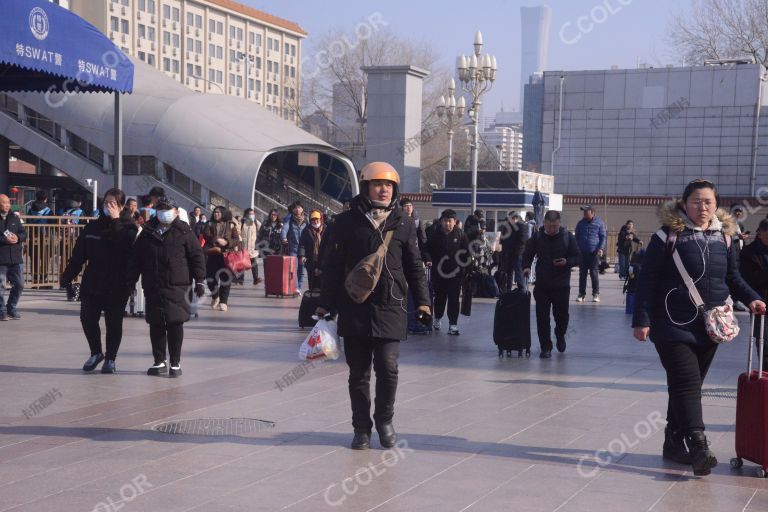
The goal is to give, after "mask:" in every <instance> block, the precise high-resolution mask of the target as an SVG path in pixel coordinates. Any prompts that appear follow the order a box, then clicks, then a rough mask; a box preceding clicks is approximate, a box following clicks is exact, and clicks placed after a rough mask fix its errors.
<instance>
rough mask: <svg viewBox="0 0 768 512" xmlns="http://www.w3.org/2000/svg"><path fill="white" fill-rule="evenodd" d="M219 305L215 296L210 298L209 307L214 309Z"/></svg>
mask: <svg viewBox="0 0 768 512" xmlns="http://www.w3.org/2000/svg"><path fill="white" fill-rule="evenodd" d="M218 305H219V298H218V297H216V298H215V299H211V309H216V306H218Z"/></svg>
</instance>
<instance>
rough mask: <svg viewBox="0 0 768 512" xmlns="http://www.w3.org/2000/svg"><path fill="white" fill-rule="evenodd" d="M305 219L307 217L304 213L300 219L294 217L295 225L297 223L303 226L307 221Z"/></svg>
mask: <svg viewBox="0 0 768 512" xmlns="http://www.w3.org/2000/svg"><path fill="white" fill-rule="evenodd" d="M305 217H306V214H304V213H302V214H301V217H298V216H294V217H293V222H294V223H295V224H296V225H297V226H301V225H302V224H304V220H305Z"/></svg>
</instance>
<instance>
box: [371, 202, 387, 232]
mask: <svg viewBox="0 0 768 512" xmlns="http://www.w3.org/2000/svg"><path fill="white" fill-rule="evenodd" d="M388 207H389V204H388V203H384V202H382V201H371V209H370V210H369V211H368V212H367V213H366V214H365V216H366V217H367V218H368V220H369V221H371V224H373V227H374V228H376V229H380V228H381V225H382V224H384V221H386V220H387V218H388V217H389V214H390V213H391V212H392V210H390V209H388Z"/></svg>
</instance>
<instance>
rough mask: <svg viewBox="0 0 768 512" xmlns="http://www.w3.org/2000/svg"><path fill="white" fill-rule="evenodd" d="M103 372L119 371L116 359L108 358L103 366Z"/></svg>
mask: <svg viewBox="0 0 768 512" xmlns="http://www.w3.org/2000/svg"><path fill="white" fill-rule="evenodd" d="M101 373H117V367H116V366H115V360H114V359H107V360H106V361H104V364H103V365H102V367H101Z"/></svg>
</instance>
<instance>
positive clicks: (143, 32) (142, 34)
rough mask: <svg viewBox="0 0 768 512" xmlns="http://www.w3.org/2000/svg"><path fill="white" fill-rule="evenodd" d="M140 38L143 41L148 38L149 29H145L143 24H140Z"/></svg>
mask: <svg viewBox="0 0 768 512" xmlns="http://www.w3.org/2000/svg"><path fill="white" fill-rule="evenodd" d="M139 38H141V39H146V38H147V27H145V26H144V25H142V24H139Z"/></svg>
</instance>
